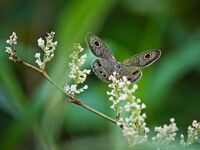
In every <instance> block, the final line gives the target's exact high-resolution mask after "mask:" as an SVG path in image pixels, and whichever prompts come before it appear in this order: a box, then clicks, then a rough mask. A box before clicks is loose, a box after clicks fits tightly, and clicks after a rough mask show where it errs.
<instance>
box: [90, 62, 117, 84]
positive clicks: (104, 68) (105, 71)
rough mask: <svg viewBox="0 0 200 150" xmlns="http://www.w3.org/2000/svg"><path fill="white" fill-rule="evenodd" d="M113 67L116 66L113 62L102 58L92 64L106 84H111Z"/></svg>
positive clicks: (95, 71)
mask: <svg viewBox="0 0 200 150" xmlns="http://www.w3.org/2000/svg"><path fill="white" fill-rule="evenodd" d="M112 66H114V64H113V62H110V61H108V60H105V59H101V58H100V59H95V60H94V61H93V62H92V69H93V71H94V73H95V74H96V75H97V76H98V77H99V78H100V79H101V80H103V81H104V82H110V81H109V77H110V75H112V73H113V72H112V70H113V67H112Z"/></svg>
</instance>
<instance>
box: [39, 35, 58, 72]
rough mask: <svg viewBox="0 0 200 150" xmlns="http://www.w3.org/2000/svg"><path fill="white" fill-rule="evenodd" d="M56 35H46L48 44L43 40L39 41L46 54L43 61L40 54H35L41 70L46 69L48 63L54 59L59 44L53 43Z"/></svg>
mask: <svg viewBox="0 0 200 150" xmlns="http://www.w3.org/2000/svg"><path fill="white" fill-rule="evenodd" d="M54 35H55V32H51V33H46V34H45V40H46V42H45V41H44V40H43V39H42V38H39V39H38V46H39V47H40V48H41V49H42V50H43V52H44V56H43V60H41V57H40V56H41V54H40V53H36V54H35V58H36V61H35V62H36V63H37V64H38V66H39V68H40V69H44V68H45V66H46V63H47V62H48V61H50V60H51V59H52V58H53V57H54V51H55V49H56V46H57V44H58V42H57V41H55V42H53V38H54Z"/></svg>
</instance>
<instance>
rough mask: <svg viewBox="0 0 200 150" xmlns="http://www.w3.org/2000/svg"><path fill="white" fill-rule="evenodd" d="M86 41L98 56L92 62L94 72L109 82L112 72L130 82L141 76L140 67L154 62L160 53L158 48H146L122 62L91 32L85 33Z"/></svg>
mask: <svg viewBox="0 0 200 150" xmlns="http://www.w3.org/2000/svg"><path fill="white" fill-rule="evenodd" d="M86 42H87V44H88V47H89V48H90V50H91V51H92V53H93V54H94V55H95V56H97V57H99V58H97V59H95V60H94V61H93V62H92V65H91V66H92V69H93V71H94V73H95V74H96V75H97V76H98V77H99V78H100V79H101V80H103V81H104V82H111V81H110V80H109V77H110V75H113V73H114V72H116V73H118V74H119V78H122V77H123V76H126V77H127V79H128V80H129V81H130V82H131V83H132V82H135V81H137V80H139V79H140V78H141V76H142V72H141V71H140V69H139V68H140V67H146V66H149V65H151V64H152V63H153V62H155V61H156V60H157V59H158V58H159V57H160V55H161V51H160V50H148V51H144V52H142V53H139V54H137V55H134V56H132V57H130V58H129V59H127V60H125V61H124V62H122V63H121V62H117V61H116V59H115V57H114V56H113V54H112V52H111V51H110V50H109V49H108V47H107V46H106V45H105V44H104V43H103V42H102V41H101V39H100V38H98V37H97V36H96V35H94V34H93V33H88V34H87V35H86Z"/></svg>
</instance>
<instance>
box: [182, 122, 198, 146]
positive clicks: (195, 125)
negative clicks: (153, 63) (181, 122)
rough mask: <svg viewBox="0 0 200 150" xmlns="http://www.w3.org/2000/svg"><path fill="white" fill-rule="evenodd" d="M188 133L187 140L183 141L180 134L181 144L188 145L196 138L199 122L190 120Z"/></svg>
mask: <svg viewBox="0 0 200 150" xmlns="http://www.w3.org/2000/svg"><path fill="white" fill-rule="evenodd" d="M187 132H188V135H187V141H186V142H185V141H184V135H183V134H181V141H180V144H181V145H183V146H190V145H191V144H193V143H194V142H195V141H196V140H197V139H198V134H199V132H200V122H197V121H196V120H194V121H193V122H192V126H189V127H188V131H187Z"/></svg>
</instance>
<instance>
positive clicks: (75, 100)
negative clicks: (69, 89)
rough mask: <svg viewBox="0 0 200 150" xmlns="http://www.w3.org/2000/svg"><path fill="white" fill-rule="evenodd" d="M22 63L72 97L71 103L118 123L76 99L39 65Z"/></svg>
mask: <svg viewBox="0 0 200 150" xmlns="http://www.w3.org/2000/svg"><path fill="white" fill-rule="evenodd" d="M21 63H22V64H24V65H25V66H27V67H30V68H32V69H33V70H35V71H38V72H40V73H41V74H42V75H43V76H44V77H45V78H46V79H47V80H48V81H49V82H50V83H51V84H52V85H54V86H55V87H56V88H58V89H59V90H60V91H61V92H62V93H64V94H65V95H66V96H67V97H68V98H69V99H70V100H69V102H70V103H73V104H76V105H79V106H81V107H83V108H85V109H87V110H89V111H91V112H93V113H95V114H97V115H99V116H101V117H102V118H104V119H107V120H108V121H111V122H113V123H114V124H117V121H116V120H115V119H113V118H111V117H109V116H107V115H105V114H103V113H101V112H99V111H97V110H96V109H94V108H92V107H90V106H88V105H86V104H84V103H82V102H81V101H80V100H77V99H75V98H74V97H73V96H72V95H70V94H69V93H66V92H65V91H64V89H63V88H61V87H60V86H59V85H58V84H57V83H56V82H54V81H53V80H52V79H51V78H50V77H49V76H48V74H47V73H46V71H45V70H42V69H39V68H37V67H35V66H33V65H31V64H29V63H27V62H25V61H21ZM120 127H121V128H123V127H122V126H120Z"/></svg>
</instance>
